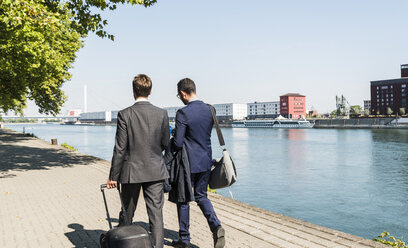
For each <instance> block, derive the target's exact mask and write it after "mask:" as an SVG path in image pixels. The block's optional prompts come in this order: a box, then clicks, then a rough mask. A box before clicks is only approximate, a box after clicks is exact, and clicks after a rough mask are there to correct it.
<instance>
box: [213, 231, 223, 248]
mask: <svg viewBox="0 0 408 248" xmlns="http://www.w3.org/2000/svg"><path fill="white" fill-rule="evenodd" d="M213 239H214V247H215V248H223V247H224V246H225V230H224V228H222V226H219V227H217V228H216V229H215V230H214V232H213Z"/></svg>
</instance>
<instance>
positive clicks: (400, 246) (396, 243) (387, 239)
mask: <svg viewBox="0 0 408 248" xmlns="http://www.w3.org/2000/svg"><path fill="white" fill-rule="evenodd" d="M373 240H374V241H377V242H380V243H382V244H386V245H388V246H391V247H397V248H408V245H405V242H403V241H401V240H400V239H396V238H395V237H393V236H391V235H390V233H389V232H386V231H385V232H383V233H381V235H380V236H377V238H374V239H373Z"/></svg>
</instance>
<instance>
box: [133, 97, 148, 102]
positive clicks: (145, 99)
mask: <svg viewBox="0 0 408 248" xmlns="http://www.w3.org/2000/svg"><path fill="white" fill-rule="evenodd" d="M148 101H149V100H148V99H147V98H138V99H137V100H136V102H148Z"/></svg>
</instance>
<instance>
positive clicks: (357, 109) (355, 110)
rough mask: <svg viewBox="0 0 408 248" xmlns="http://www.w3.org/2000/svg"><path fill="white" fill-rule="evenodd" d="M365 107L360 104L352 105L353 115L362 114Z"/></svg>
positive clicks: (351, 112)
mask: <svg viewBox="0 0 408 248" xmlns="http://www.w3.org/2000/svg"><path fill="white" fill-rule="evenodd" d="M362 111H363V109H362V108H361V106H359V105H353V106H350V114H351V115H357V116H358V115H360V114H361V112H362Z"/></svg>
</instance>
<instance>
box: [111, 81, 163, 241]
mask: <svg viewBox="0 0 408 248" xmlns="http://www.w3.org/2000/svg"><path fill="white" fill-rule="evenodd" d="M151 90H152V81H151V79H150V78H149V77H148V76H146V75H143V74H139V75H137V76H136V77H135V78H134V80H133V95H134V97H135V99H136V103H135V104H134V105H133V106H130V107H128V108H126V109H123V110H121V111H119V113H118V121H117V130H116V138H115V148H114V150H113V157H112V165H111V170H110V174H109V179H108V182H107V185H108V188H115V187H117V183H120V184H121V186H122V198H123V204H124V206H125V209H126V213H127V217H128V223H132V219H133V216H134V212H135V210H136V206H137V201H138V199H139V193H140V189H141V188H142V189H143V196H144V199H145V201H146V208H147V214H148V216H149V224H150V231H151V233H152V238H153V243H154V244H155V247H156V248H161V247H163V242H164V225H163V203H164V195H163V194H164V192H163V180H164V179H166V178H168V177H169V175H168V172H167V170H166V166H165V163H164V158H163V154H162V152H163V151H164V150H165V149H166V146H167V144H168V142H169V138H170V131H169V120H168V116H167V111H165V110H163V109H161V108H158V107H155V106H153V105H152V104H151V103H150V102H149V100H148V96H149V95H150V94H151ZM124 224H125V220H124V216H123V214H122V213H121V214H120V217H119V225H124Z"/></svg>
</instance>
